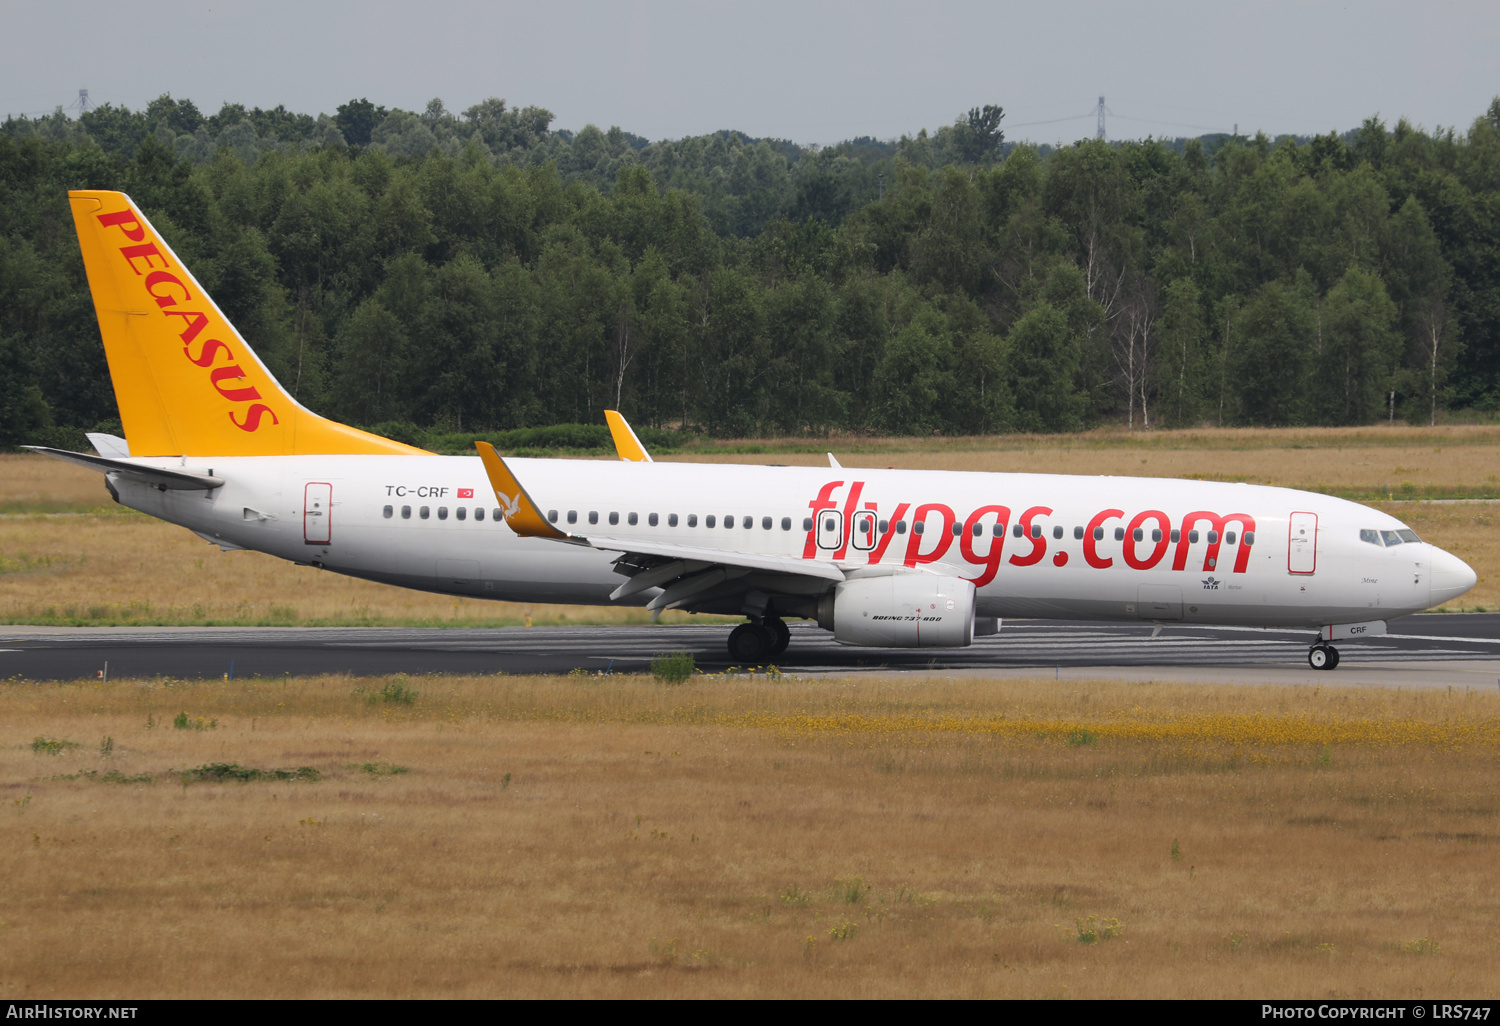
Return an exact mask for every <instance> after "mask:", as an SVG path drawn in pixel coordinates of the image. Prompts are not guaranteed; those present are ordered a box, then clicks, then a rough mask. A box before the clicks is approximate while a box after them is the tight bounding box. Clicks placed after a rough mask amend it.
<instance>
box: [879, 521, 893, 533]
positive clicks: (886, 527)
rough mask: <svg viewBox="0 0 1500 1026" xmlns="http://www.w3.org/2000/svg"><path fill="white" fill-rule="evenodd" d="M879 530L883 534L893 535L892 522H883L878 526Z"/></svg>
mask: <svg viewBox="0 0 1500 1026" xmlns="http://www.w3.org/2000/svg"><path fill="white" fill-rule="evenodd" d="M878 530H879V531H880V533H881V534H890V533H891V522H890V521H889V520H882V521H881V522H880V524H879V525H878Z"/></svg>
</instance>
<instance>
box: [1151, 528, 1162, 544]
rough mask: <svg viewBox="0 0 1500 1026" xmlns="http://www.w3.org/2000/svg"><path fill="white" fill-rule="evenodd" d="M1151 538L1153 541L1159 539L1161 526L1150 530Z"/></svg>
mask: <svg viewBox="0 0 1500 1026" xmlns="http://www.w3.org/2000/svg"><path fill="white" fill-rule="evenodd" d="M1151 540H1152V541H1154V542H1159V541H1161V528H1159V527H1158V528H1156V529H1154V530H1153V531H1152V532H1151Z"/></svg>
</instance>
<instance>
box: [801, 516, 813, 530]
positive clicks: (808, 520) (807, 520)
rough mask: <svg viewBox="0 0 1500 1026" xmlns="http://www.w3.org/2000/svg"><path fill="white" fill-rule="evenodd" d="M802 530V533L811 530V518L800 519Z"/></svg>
mask: <svg viewBox="0 0 1500 1026" xmlns="http://www.w3.org/2000/svg"><path fill="white" fill-rule="evenodd" d="M802 530H804V531H811V530H812V517H803V518H802Z"/></svg>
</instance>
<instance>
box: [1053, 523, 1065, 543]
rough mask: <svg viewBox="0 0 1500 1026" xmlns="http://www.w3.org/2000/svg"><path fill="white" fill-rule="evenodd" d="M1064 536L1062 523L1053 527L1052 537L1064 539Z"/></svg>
mask: <svg viewBox="0 0 1500 1026" xmlns="http://www.w3.org/2000/svg"><path fill="white" fill-rule="evenodd" d="M1062 536H1063V529H1062V524H1057V525H1055V526H1054V527H1053V528H1052V537H1053V538H1055V539H1058V540H1059V541H1060V540H1061V539H1062Z"/></svg>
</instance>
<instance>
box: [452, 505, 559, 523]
mask: <svg viewBox="0 0 1500 1026" xmlns="http://www.w3.org/2000/svg"><path fill="white" fill-rule="evenodd" d="M474 519H475V520H483V519H484V507H483V506H475V507H474ZM572 522H573V521H571V520H569V521H568V523H570V524H571V523H572Z"/></svg>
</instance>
